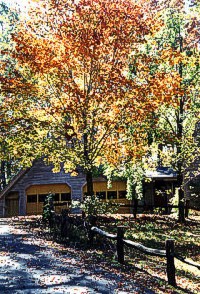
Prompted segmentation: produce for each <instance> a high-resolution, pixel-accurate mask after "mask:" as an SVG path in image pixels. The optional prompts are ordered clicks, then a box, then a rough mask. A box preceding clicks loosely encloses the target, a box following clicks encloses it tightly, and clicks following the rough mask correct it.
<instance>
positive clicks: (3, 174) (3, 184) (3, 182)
mask: <svg viewBox="0 0 200 294" xmlns="http://www.w3.org/2000/svg"><path fill="white" fill-rule="evenodd" d="M5 168H6V162H5V161H4V160H2V161H1V189H2V190H3V189H4V188H5V187H6V169H5Z"/></svg>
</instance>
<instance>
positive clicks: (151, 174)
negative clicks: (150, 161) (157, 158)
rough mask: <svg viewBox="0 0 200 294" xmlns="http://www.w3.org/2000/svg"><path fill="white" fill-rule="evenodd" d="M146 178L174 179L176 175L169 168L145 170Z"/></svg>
mask: <svg viewBox="0 0 200 294" xmlns="http://www.w3.org/2000/svg"><path fill="white" fill-rule="evenodd" d="M145 175H146V177H147V178H159V179H162V178H167V179H170V178H176V177H177V173H176V172H175V171H174V170H173V169H172V168H170V167H163V166H161V167H157V168H156V169H155V170H147V171H146V174H145Z"/></svg>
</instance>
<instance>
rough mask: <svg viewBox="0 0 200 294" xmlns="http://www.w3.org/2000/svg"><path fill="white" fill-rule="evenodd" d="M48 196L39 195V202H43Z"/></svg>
mask: <svg viewBox="0 0 200 294" xmlns="http://www.w3.org/2000/svg"><path fill="white" fill-rule="evenodd" d="M47 196H48V194H41V195H39V202H44V201H45V198H46V197H47Z"/></svg>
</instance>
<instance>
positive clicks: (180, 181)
mask: <svg viewBox="0 0 200 294" xmlns="http://www.w3.org/2000/svg"><path fill="white" fill-rule="evenodd" d="M177 182H178V187H179V190H178V206H179V212H178V220H179V222H181V223H183V222H184V221H185V214H184V191H183V188H182V187H183V175H182V174H180V175H178V179H177Z"/></svg>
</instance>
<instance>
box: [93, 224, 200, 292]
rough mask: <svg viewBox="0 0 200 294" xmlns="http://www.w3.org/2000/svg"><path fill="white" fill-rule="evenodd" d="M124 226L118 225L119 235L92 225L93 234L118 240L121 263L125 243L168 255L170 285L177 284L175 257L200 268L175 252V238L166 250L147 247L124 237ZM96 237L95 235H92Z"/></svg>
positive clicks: (147, 252)
mask: <svg viewBox="0 0 200 294" xmlns="http://www.w3.org/2000/svg"><path fill="white" fill-rule="evenodd" d="M124 230H125V227H124V226H118V227H117V235H114V234H110V233H108V232H105V231H103V230H101V229H99V228H97V227H94V226H93V227H92V228H91V232H93V234H99V235H101V236H103V237H105V238H108V239H112V240H117V258H118V261H119V262H120V263H124V245H126V246H128V247H131V248H135V249H137V250H139V251H141V252H143V253H145V254H147V255H153V256H158V257H166V259H167V280H168V283H169V285H172V286H176V277H175V271H176V269H175V264H174V258H177V259H178V260H180V261H182V262H184V263H186V264H188V265H191V266H195V267H197V268H198V269H200V265H199V264H198V263H196V262H194V261H188V260H186V259H185V258H183V257H182V256H180V255H178V254H176V253H175V252H174V240H171V239H168V240H166V242H165V250H159V249H154V248H149V247H146V246H144V245H142V244H140V243H137V242H133V241H131V240H126V239H124ZM92 236H93V237H94V235H92ZM90 241H91V243H93V240H90Z"/></svg>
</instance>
